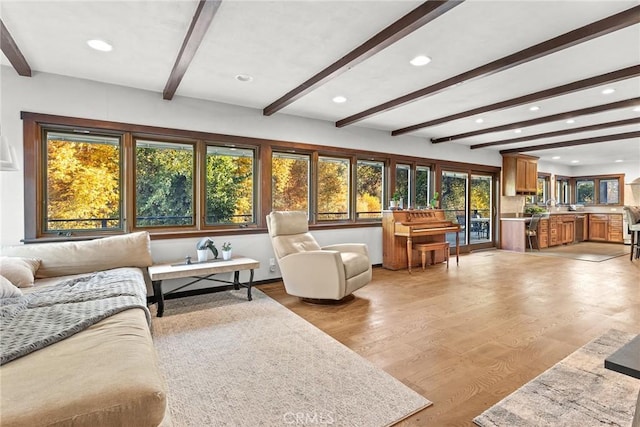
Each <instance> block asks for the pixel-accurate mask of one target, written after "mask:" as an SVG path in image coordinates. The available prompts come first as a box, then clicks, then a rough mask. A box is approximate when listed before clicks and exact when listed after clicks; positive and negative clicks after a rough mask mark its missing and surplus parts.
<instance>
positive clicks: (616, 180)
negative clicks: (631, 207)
mask: <svg viewBox="0 0 640 427" xmlns="http://www.w3.org/2000/svg"><path fill="white" fill-rule="evenodd" d="M572 184H573V185H572V187H573V189H574V191H573V194H574V195H575V198H574V200H573V201H574V202H575V203H577V204H581V205H616V206H619V205H623V204H624V194H623V188H624V187H623V185H624V175H599V176H580V177H573V179H572Z"/></svg>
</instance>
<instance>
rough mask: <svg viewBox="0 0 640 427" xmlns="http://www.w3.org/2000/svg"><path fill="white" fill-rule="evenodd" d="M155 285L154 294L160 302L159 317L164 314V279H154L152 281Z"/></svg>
mask: <svg viewBox="0 0 640 427" xmlns="http://www.w3.org/2000/svg"><path fill="white" fill-rule="evenodd" d="M151 284H152V285H153V296H154V297H155V299H156V303H157V304H158V314H157V316H158V317H162V315H163V314H164V295H162V280H154V281H152V282H151Z"/></svg>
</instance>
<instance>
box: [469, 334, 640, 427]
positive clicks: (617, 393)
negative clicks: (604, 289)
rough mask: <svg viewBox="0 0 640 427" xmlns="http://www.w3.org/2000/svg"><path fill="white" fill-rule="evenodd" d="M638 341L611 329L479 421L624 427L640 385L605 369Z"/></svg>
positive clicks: (504, 426)
mask: <svg viewBox="0 0 640 427" xmlns="http://www.w3.org/2000/svg"><path fill="white" fill-rule="evenodd" d="M634 337H635V335H634V334H629V333H626V332H620V331H616V330H610V331H609V332H607V333H606V334H604V335H603V336H601V337H600V338H597V339H595V340H593V341H591V342H590V343H588V344H587V345H585V346H584V347H582V348H580V349H578V350H577V351H575V352H574V353H572V354H570V355H569V356H568V357H566V358H565V359H564V360H562V361H560V362H559V363H557V364H556V365H554V366H553V367H551V368H550V369H548V370H547V371H545V372H543V373H542V374H540V375H539V376H538V377H536V378H534V379H533V380H532V381H530V382H528V383H527V384H525V385H524V386H522V387H521V388H519V389H518V390H516V391H515V392H513V393H512V394H510V395H509V396H507V397H505V398H504V399H502V400H501V401H500V402H498V403H496V404H495V405H494V406H492V407H491V408H489V409H487V410H486V411H484V412H483V413H482V414H481V415H479V416H478V417H476V418H475V419H474V420H473V422H474V423H476V424H477V425H479V426H481V427H489V426H501V427H507V426H509V427H511V426H518V427H527V426H531V427H534V426H535V427H540V426H554V427H555V426H566V427H569V426H575V427H583V426H605V425H606V426H624V427H629V426H630V425H631V420H632V418H633V414H634V412H635V406H636V399H637V397H638V391H639V390H640V381H638V380H637V379H635V378H631V377H628V376H626V375H623V374H619V373H617V372H614V371H610V370H608V369H605V368H604V359H605V358H606V357H607V356H609V355H610V354H612V353H613V352H615V351H616V350H617V349H618V348H620V347H621V346H623V345H624V344H626V343H628V342H629V341H631V340H632V339H633V338H634Z"/></svg>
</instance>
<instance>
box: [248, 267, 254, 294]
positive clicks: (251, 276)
mask: <svg viewBox="0 0 640 427" xmlns="http://www.w3.org/2000/svg"><path fill="white" fill-rule="evenodd" d="M251 286H253V268H252V269H251V272H250V273H249V288H248V290H247V299H248V300H249V301H251V300H252V299H253V297H252V296H251Z"/></svg>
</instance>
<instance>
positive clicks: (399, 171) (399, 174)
mask: <svg viewBox="0 0 640 427" xmlns="http://www.w3.org/2000/svg"><path fill="white" fill-rule="evenodd" d="M410 177H411V166H409V165H400V164H398V165H396V190H395V191H397V192H399V193H400V197H402V200H403V202H404V205H405V206H409V201H410V200H411V198H410V197H411V195H410V194H409V188H410V186H411V179H410ZM401 207H402V206H401Z"/></svg>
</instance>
